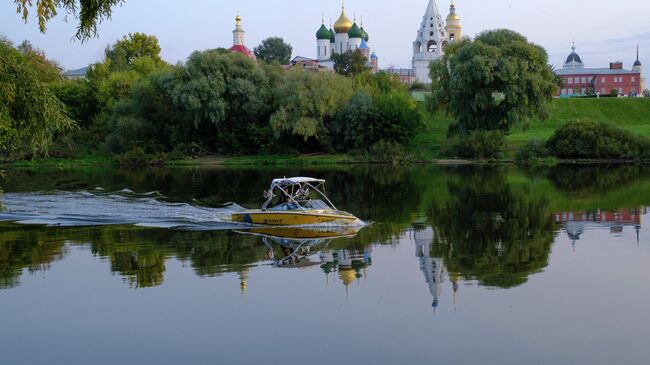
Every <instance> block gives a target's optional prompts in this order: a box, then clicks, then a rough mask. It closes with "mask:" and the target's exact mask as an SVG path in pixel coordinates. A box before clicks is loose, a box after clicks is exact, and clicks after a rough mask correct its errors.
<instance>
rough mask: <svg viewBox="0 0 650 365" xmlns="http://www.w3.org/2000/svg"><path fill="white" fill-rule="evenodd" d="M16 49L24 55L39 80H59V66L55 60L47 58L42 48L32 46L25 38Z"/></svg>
mask: <svg viewBox="0 0 650 365" xmlns="http://www.w3.org/2000/svg"><path fill="white" fill-rule="evenodd" d="M16 49H17V50H18V51H19V52H20V53H22V54H23V56H25V59H26V60H27V62H29V64H30V65H31V67H32V69H33V70H34V71H36V73H37V74H38V79H39V80H40V81H42V82H53V81H59V80H61V67H60V66H59V65H58V64H57V63H56V62H55V61H52V60H49V59H48V58H47V57H46V56H45V52H43V50H41V49H38V48H34V46H32V44H31V43H30V42H29V41H27V40H25V41H23V43H21V44H19V45H18V47H16Z"/></svg>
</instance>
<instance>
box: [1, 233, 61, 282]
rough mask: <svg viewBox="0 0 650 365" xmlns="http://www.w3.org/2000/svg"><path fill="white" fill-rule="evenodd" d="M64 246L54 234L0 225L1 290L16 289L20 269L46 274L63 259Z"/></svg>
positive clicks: (58, 236) (59, 237)
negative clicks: (45, 271) (54, 263)
mask: <svg viewBox="0 0 650 365" xmlns="http://www.w3.org/2000/svg"><path fill="white" fill-rule="evenodd" d="M64 242H65V238H64V237H62V236H60V235H57V234H56V232H49V233H48V232H45V231H44V230H43V229H40V228H38V227H22V226H15V225H11V224H6V223H0V289H4V288H11V287H14V286H16V285H18V283H19V277H20V275H21V273H22V271H23V269H27V270H28V271H29V272H36V271H40V270H48V269H49V268H50V264H51V263H52V262H54V261H57V260H60V259H62V258H63V256H64V254H65V249H64V246H65V243H64Z"/></svg>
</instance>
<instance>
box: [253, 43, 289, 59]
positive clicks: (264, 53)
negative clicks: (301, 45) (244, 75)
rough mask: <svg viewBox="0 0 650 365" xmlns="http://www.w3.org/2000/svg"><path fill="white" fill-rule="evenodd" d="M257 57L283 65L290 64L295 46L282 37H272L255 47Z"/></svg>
mask: <svg viewBox="0 0 650 365" xmlns="http://www.w3.org/2000/svg"><path fill="white" fill-rule="evenodd" d="M253 52H254V53H255V57H257V59H258V60H260V61H263V62H266V63H279V64H281V65H287V64H289V61H291V53H292V52H293V47H291V45H290V44H287V43H285V42H284V39H282V38H280V37H270V38H267V39H265V40H263V41H262V43H261V44H260V45H259V46H257V47H255V49H254V51H253Z"/></svg>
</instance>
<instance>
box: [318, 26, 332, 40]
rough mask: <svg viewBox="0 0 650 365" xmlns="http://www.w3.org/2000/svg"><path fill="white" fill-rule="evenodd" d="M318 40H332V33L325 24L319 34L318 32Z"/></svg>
mask: <svg viewBox="0 0 650 365" xmlns="http://www.w3.org/2000/svg"><path fill="white" fill-rule="evenodd" d="M316 39H319V40H320V39H327V40H329V39H330V31H329V30H328V29H327V27H325V24H321V26H320V28H319V29H318V32H316Z"/></svg>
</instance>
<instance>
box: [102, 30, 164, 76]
mask: <svg viewBox="0 0 650 365" xmlns="http://www.w3.org/2000/svg"><path fill="white" fill-rule="evenodd" d="M105 56H106V60H105V62H107V63H108V65H109V68H110V70H111V71H123V70H127V69H132V68H133V64H134V62H135V61H136V60H137V59H139V58H148V59H149V60H151V61H152V62H153V63H154V65H152V66H155V64H159V65H162V64H164V62H163V60H162V59H161V58H160V45H159V44H158V38H156V36H152V35H147V34H143V33H129V34H128V35H126V36H124V37H122V39H120V40H119V41H117V42H116V43H115V44H114V45H112V46H110V47H107V48H106V51H105Z"/></svg>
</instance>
